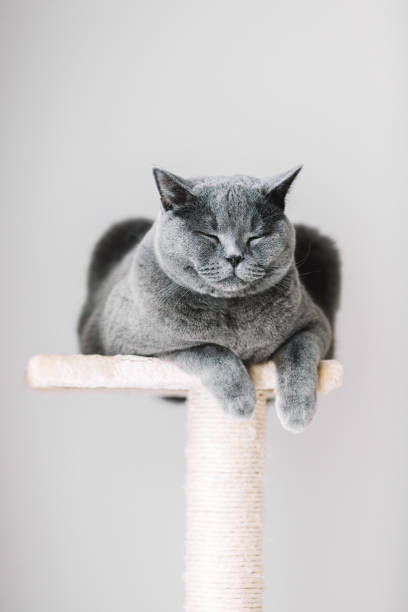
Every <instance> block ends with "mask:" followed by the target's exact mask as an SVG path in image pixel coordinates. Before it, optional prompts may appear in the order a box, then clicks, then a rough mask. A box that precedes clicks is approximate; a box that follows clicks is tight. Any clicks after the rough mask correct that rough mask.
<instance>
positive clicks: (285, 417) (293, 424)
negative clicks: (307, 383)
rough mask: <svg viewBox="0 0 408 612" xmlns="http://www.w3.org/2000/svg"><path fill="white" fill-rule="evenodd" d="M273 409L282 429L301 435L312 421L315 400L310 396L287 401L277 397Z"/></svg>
mask: <svg viewBox="0 0 408 612" xmlns="http://www.w3.org/2000/svg"><path fill="white" fill-rule="evenodd" d="M275 407H276V413H277V415H278V417H279V420H280V422H281V424H282V427H283V428H284V429H287V430H288V431H291V432H292V433H301V432H302V431H303V430H304V429H305V427H306V426H307V425H309V423H310V422H311V421H312V419H313V416H314V414H315V412H316V398H315V397H314V396H312V397H306V398H305V397H303V398H299V399H290V400H288V399H285V398H281V397H279V396H278V397H277V398H276V400H275Z"/></svg>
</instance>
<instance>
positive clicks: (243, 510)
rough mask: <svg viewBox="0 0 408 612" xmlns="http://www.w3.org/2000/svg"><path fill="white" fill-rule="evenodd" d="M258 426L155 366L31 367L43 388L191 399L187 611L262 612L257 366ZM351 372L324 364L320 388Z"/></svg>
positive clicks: (71, 363)
mask: <svg viewBox="0 0 408 612" xmlns="http://www.w3.org/2000/svg"><path fill="white" fill-rule="evenodd" d="M250 375H251V378H252V380H253V382H254V385H255V388H256V392H257V403H256V408H255V411H254V414H253V415H252V417H251V418H250V419H240V418H237V417H234V416H231V415H228V414H225V413H224V412H223V410H222V409H221V408H220V406H219V405H218V403H217V401H216V400H215V398H214V397H213V396H212V395H211V394H210V393H208V392H207V391H206V390H205V389H204V388H203V387H202V386H201V384H200V381H199V380H198V379H197V378H195V377H193V376H190V375H188V374H186V373H185V372H183V371H182V370H180V369H179V368H178V367H177V366H176V365H174V364H172V363H169V362H166V361H161V360H159V359H156V358H147V357H136V356H123V355H117V356H115V357H103V356H100V355H68V356H60V355H38V356H36V357H33V358H32V359H31V360H30V362H29V364H28V368H27V382H28V384H29V385H30V386H31V387H33V388H36V389H52V388H54V389H64V388H65V389H69V388H77V389H78V388H80V389H96V388H105V389H135V390H139V391H144V392H149V393H155V394H160V395H181V396H182V395H187V396H188V430H187V431H188V436H187V437H188V439H187V450H186V457H187V482H186V496H187V533H186V555H185V563H186V567H185V593H186V595H185V610H186V612H254V611H256V612H261V611H262V609H263V607H262V600H263V559H262V557H263V555H262V539H263V505H264V457H265V413H266V409H265V404H266V397H267V396H269V395H271V394H272V392H273V389H274V386H275V367H274V364H273V363H272V362H268V363H266V364H262V365H256V366H252V367H251V368H250ZM341 378H342V367H341V365H340V364H339V363H338V362H337V361H334V360H332V361H322V362H321V363H320V367H319V385H318V390H319V391H323V392H327V391H330V390H331V389H334V388H336V387H338V386H340V384H341Z"/></svg>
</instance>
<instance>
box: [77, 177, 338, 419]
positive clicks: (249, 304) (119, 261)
mask: <svg viewBox="0 0 408 612" xmlns="http://www.w3.org/2000/svg"><path fill="white" fill-rule="evenodd" d="M163 176H164V178H163V177H162V176H161V178H162V179H163V182H162V184H160V183H159V189H160V188H161V189H160V191H161V195H162V200H163V198H164V197H165V202H167V199H166V198H169V199H170V198H171V197H173V200H171V202H172V204H174V202H176V206H177V203H180V202H181V201H182V199H183V197H184V198H185V196H183V194H180V193H179V192H176V193H170V187H172V186H173V185H174V183H171V181H172V180H173V179H177V181H178V180H179V179H178V177H174V176H173V175H169V174H168V173H166V174H164V175H163ZM169 177H170V178H169ZM156 179H157V176H156ZM166 180H169V181H170V187H169V184H168V183H164V181H166ZM197 180H199V181H201V184H202V181H203V180H204V184H205V179H195V181H197ZM292 180H293V179H292ZM236 181H237V179H236V178H235V189H234V191H233V195H234V196H235V198H234V199H232V197H231V196H230V200H229V202H230V204H228V201H227V204H226V205H225V202H226V200H225V198H224V199H222V198H221V199H220V198H219V200H218V202H217V207H218V208H217V209H216V210H217V211H218V212H217V213H216V216H217V217H218V219H217V232H219V233H218V236H219V238H216V236H215V235H213V234H207V233H204V232H201V231H199V230H197V231H193V230H192V227H198V226H199V227H200V228H201V227H203V229H208V223H210V222H211V219H210V217H209V213H210V212H211V207H210V206H209V205H208V206H207V211H206V215H207V217H206V218H205V221H204V217H203V208H202V209H201V211H200V212H199V215H198V217H197V216H196V217H194V215H195V214H196V212H194V208H192V207H194V206H196V203H195V199H197V201H198V200H199V198H200V193H198V194H197V192H196V194H195V195H194V194H191V193H190V194H189V196H188V198H193V197H194V202H193V203H191V202H190V201H189V202H187V203H186V202H185V203H184V204H183V206H184V209H183V210H180V211H175V210H174V208H170V207H169V208H166V206H164V210H163V211H162V212H161V213H160V215H159V217H158V219H157V220H156V221H155V222H154V223H152V222H149V221H148V220H144V219H140V220H131V221H128V222H125V223H122V224H118V225H116V226H114V227H113V228H111V230H110V231H109V232H108V233H107V234H106V235H105V236H104V237H103V238H102V239H101V240H100V241H99V243H98V244H97V246H96V248H95V250H94V255H93V258H92V261H91V267H90V274H89V280H88V289H89V293H88V298H87V302H86V304H85V306H84V309H83V312H82V315H81V319H80V322H79V336H80V342H81V349H82V351H83V352H84V353H101V354H106V355H113V354H139V355H150V356H152V355H155V356H159V357H162V358H164V359H171V360H173V361H175V362H176V363H178V364H179V365H180V366H181V367H182V368H184V369H187V370H189V371H191V372H193V373H197V374H198V375H199V376H200V377H201V379H202V381H203V383H204V384H205V385H206V386H207V387H208V388H209V389H210V390H211V391H212V392H213V393H214V394H215V395H217V396H218V397H219V399H220V401H221V403H222V404H223V405H224V407H225V408H226V409H228V410H231V411H233V412H235V413H238V414H243V415H246V414H250V413H251V411H252V408H253V404H254V391H253V387H252V384H251V382H250V379H249V377H248V375H247V372H246V369H245V366H244V364H245V365H249V364H251V363H258V362H263V361H266V360H268V359H271V358H273V359H275V361H276V364H277V367H278V406H277V408H278V414H279V416H280V417H281V420H282V422H283V424H284V425H285V426H286V427H288V428H289V429H292V430H293V431H298V430H300V429H302V428H303V426H304V425H305V424H306V423H307V422H308V421H309V420H310V419H311V417H312V414H313V411H314V402H315V387H316V376H317V364H318V362H319V360H320V359H321V358H323V357H325V356H327V355H328V354H329V352H330V351H331V346H332V331H331V326H332V324H333V317H334V312H335V309H336V307H337V301H338V281H339V267H338V257H337V251H336V249H335V248H334V246H333V244H332V242H331V241H330V240H328V239H327V238H325V237H322V236H320V234H318V233H317V232H316V231H314V230H311V229H309V228H306V227H304V226H300V227H298V228H297V234H298V237H297V243H296V255H297V256H298V257H297V258H296V256H295V250H294V249H295V246H294V245H295V240H294V232H293V228H292V226H290V224H289V223H288V222H287V220H286V218H284V219H283V213H277V214H274V216H273V219H272V216H271V215H269V213H267V214H265V209H262V210H261V213H260V215H259V219H262V223H263V224H264V226H263V227H264V229H265V227H266V224H268V223H273V224H274V226H273V227H274V228H278V227H279V229H277V230H276V233H278V232H279V239H278V238H277V237H276V236H274V237H273V239H272V238H269V237H270V236H272V235H273V232H272V233H270V234H267V235H266V234H262V235H260V236H258V235H255V237H253V238H249V239H248V240H247V242H246V247H245V246H242V245H243V244H244V241H243V240H242V241H241V246H239V244H238V242H239V241H238V238H237V239H235V238H234V239H233V238H231V236H233V235H234V232H235V233H239V231H238V229H237V227H238V226H240V225H241V226H242V227H243V226H244V225H245V223H247V224H248V223H249V221H248V220H247V221H245V219H244V218H243V217H241V218H239V217H240V214H239V212H238V213H237V211H239V208H237V202H238V205H239V198H240V197H241V198H242V194H240V192H239V189H237V188H236ZM244 184H245V181H244ZM183 185H184V183H183ZM191 185H192V183H189V184H188V186H189V189H190V190H191V191H192V189H191ZM179 188H180V184H179V183H177V189H179ZM246 188H247V189H248V185H247V184H246ZM249 188H250V189H252V190H253V186H252V185H250V187H249ZM165 189H167V191H166V193H165V196H163V191H165ZM174 191H176V190H175V189H174ZM215 191H216V193H218V194H219V193H220V189H219V186H218V187H217V186H216V187H215ZM201 193H202V192H201ZM206 195H207V198H208V189H207V194H206ZM284 195H285V194H284ZM201 197H202V195H201ZM211 197H212V200H211V202H212V203H213V202H214V193H213V194H212V196H211ZM185 199H186V198H185ZM201 202H203V200H201ZM241 202H242V199H241ZM254 206H255V204H254V203H250V204H249V208H251V207H254ZM273 206H274V204H271V207H272V208H273ZM220 207H221V208H222V211H224V209H225V208H228V209H229V214H228V215H224V223H226V225H224V228H223V226H222V220H221V218H220V214H219V211H220ZM275 207H276V205H275ZM213 211H214V209H213ZM233 213H235V215H238V217H237V218H234V214H233ZM275 213H276V211H275ZM189 215H190V217H189ZM259 222H261V221H259ZM197 223H198V224H199V225H198V226H197ZM250 223H252V224H253V223H254V221H253V220H252V221H250ZM166 224H170V228H169V227H168V225H166ZM279 224H280V225H279ZM245 227H246V226H245ZM248 227H249V225H248ZM220 228H221V229H220ZM225 228H227V229H225ZM234 228H235V229H234ZM229 229H230V234H231V235H228V230H229ZM180 230H181V235H180ZM174 231H176V235H177V232H178V236H179V241H182V240H183V238H185V239H184V242H185V244H181V243H180V242H178V241H177V240H175V237H176V235H175V234H174V233H173V235H172V232H174ZM214 231H215V230H214ZM221 231H222V233H221ZM258 231H259V230H258ZM183 232H184V234H185V236H183ZM169 234H170V235H169ZM187 234H188V235H187ZM190 234H197V235H198V236H197V238H198V243H197V242H195V241H196V240H197V239H196V237H195V236H194V237H193V238H192V236H190V244H189V243H188V240H189V235H190ZM200 234H202V235H203V238H201V236H199V235H200ZM264 235H265V236H267V238H263V236H264ZM205 237H207V238H205ZM251 240H254V241H255V242H258V243H263V242H264V243H265V244H264V245H263V246H262V244H259V245H258V246H255V247H252V251H253V252H252V253H251V252H250V251H251V246H250V245H251ZM273 241H275V242H274V243H273ZM267 242H269V244H266V243H267ZM272 243H273V244H272ZM231 248H234V249H235V250H236V252H237V254H233V255H231V254H230V253H229V252H228V253H226V252H225V250H226V249H231ZM260 248H263V249H264V250H263V251H259V253H258V255H257V254H256V250H257V249H258V250H259V249H260ZM191 249H193V250H194V254H192V253H191ZM200 249H201V252H199V253H198V254H197V253H196V251H200ZM238 249H240V250H238ZM267 249H269V251H268V250H267ZM273 249H275V252H276V254H275V253H274V252H273ZM218 251H219V252H220V253H221V251H222V255H219V254H216V253H217V252H218ZM167 253H168V258H167V257H166V254H167ZM234 253H235V251H234ZM226 255H228V257H227V256H226ZM211 257H212V258H213V260H211ZM256 257H258V259H256ZM267 257H269V259H270V260H271V262H272V263H273V265H272V264H270V265H269V268H268V270H267V272H265V271H264V268H266V266H264V265H263V264H262V263H260V262H263V261H265V260H266V258H267ZM190 258H192V259H190ZM194 258H195V259H194ZM221 259H222V261H221V263H220V260H221ZM296 259H297V260H298V266H299V270H298V268H297V267H296V263H295V260H296ZM224 260H227V261H228V262H229V263H228V264H226V263H225V261H224ZM308 260H311V261H312V263H313V265H317V266H318V267H319V268H320V270H313V269H311V268H310V265H308ZM231 261H232V263H230V262H231ZM197 262H198V263H197ZM276 262H278V263H279V265H277V263H276ZM244 263H245V264H246V267H243V264H244ZM240 264H241V267H243V271H242V272H241V274H240V275H239V276H238V272H237V270H238V269H240V268H239V265H240ZM226 266H228V268H227V267H226ZM231 266H232V271H231V270H230V268H231ZM325 267H326V270H323V268H325ZM196 269H198V270H199V272H198V273H197V272H196V271H195V270H196ZM224 269H225V270H226V271H224ZM220 270H221V272H220ZM299 272H300V274H301V275H302V274H303V275H304V276H303V277H302V278H303V279H304V282H302V281H301V278H300V276H299ZM316 274H317V275H320V282H318V279H317V278H316ZM274 275H275V276H276V278H275V277H274ZM330 275H331V278H330ZM241 277H242V278H241ZM220 278H221V279H220ZM207 279H208V281H207ZM328 287H331V288H332V289H331V291H328ZM307 288H309V291H308V289H307ZM310 291H311V293H310ZM324 313H326V314H324ZM301 387H303V391H302V390H301ZM280 394H281V396H286V397H287V401H286V400H283V401H282V399H280ZM302 395H303V396H304V397H301V396H302Z"/></svg>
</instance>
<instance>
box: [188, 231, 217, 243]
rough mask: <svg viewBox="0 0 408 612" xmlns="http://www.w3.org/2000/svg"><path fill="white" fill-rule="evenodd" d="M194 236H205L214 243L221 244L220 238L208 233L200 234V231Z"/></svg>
mask: <svg viewBox="0 0 408 612" xmlns="http://www.w3.org/2000/svg"><path fill="white" fill-rule="evenodd" d="M194 234H199V235H200V236H205V237H206V238H209V239H210V240H212V241H216V242H219V240H218V236H215V235H214V234H207V233H206V232H200V231H199V230H196V231H195V232H194Z"/></svg>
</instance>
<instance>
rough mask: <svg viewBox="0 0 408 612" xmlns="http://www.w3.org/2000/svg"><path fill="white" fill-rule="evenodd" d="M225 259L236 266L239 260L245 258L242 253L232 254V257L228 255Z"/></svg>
mask: <svg viewBox="0 0 408 612" xmlns="http://www.w3.org/2000/svg"><path fill="white" fill-rule="evenodd" d="M225 259H226V260H227V261H229V262H230V264H231V265H232V267H233V268H236V267H237V265H238V264H239V262H240V261H242V260H243V257H241V255H232V256H231V257H226V258H225Z"/></svg>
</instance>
